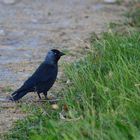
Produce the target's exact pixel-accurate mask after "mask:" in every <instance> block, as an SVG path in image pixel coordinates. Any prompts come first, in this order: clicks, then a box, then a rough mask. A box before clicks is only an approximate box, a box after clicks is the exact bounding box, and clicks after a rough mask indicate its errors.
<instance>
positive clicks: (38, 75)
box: [10, 49, 64, 101]
mask: <svg viewBox="0 0 140 140" xmlns="http://www.w3.org/2000/svg"><path fill="white" fill-rule="evenodd" d="M62 55H64V53H62V52H60V51H59V50H56V49H53V50H51V51H49V52H48V54H47V56H46V58H45V61H44V62H43V63H42V64H41V65H40V66H39V67H38V69H37V70H36V71H35V72H34V73H33V75H32V76H31V77H29V78H28V79H27V81H25V83H24V84H23V85H22V86H21V87H20V88H19V89H18V90H16V91H15V92H14V93H12V95H11V97H10V100H13V101H17V100H19V99H20V98H22V97H23V96H24V95H26V94H27V93H28V92H37V94H38V96H39V98H41V96H40V93H43V94H44V96H45V97H46V99H47V92H48V90H49V89H50V88H51V87H52V86H53V84H54V82H55V80H56V77H57V73H58V63H57V62H58V60H59V59H60V57H61V56H62Z"/></svg>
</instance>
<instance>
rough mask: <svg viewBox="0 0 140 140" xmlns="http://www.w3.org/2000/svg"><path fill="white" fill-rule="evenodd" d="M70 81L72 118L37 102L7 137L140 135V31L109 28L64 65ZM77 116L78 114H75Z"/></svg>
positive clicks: (108, 139)
mask: <svg viewBox="0 0 140 140" xmlns="http://www.w3.org/2000/svg"><path fill="white" fill-rule="evenodd" d="M65 73H66V76H67V78H68V79H70V83H69V84H68V85H67V88H66V91H64V101H63V102H61V104H60V106H63V104H64V103H65V104H67V106H68V109H69V111H68V112H66V114H67V117H68V118H69V119H68V120H69V121H68V120H67V119H66V120H63V119H60V114H59V113H60V112H61V107H60V109H59V110H57V111H54V110H49V107H48V105H44V107H46V111H48V110H49V112H48V114H49V116H48V115H45V114H42V108H41V107H32V108H34V111H33V115H31V116H29V117H27V118H26V119H24V120H22V121H19V122H17V124H16V125H15V128H14V129H12V130H11V134H10V133H9V135H7V139H9V140H16V139H18V140H25V139H26V140H28V139H29V140H61V139H63V140H77V139H81V140H119V139H121V140H139V139H140V35H139V34H138V33H133V34H129V35H126V36H119V35H115V34H112V33H106V34H104V35H103V37H102V39H101V40H97V41H94V42H92V44H91V51H90V52H89V54H88V55H87V56H86V57H85V58H83V59H82V60H80V61H78V62H75V63H74V64H69V65H66V69H65ZM77 118H79V119H77Z"/></svg>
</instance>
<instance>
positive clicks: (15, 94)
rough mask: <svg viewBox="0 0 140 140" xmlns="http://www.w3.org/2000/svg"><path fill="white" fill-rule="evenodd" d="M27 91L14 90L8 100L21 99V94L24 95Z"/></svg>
mask: <svg viewBox="0 0 140 140" xmlns="http://www.w3.org/2000/svg"><path fill="white" fill-rule="evenodd" d="M27 93H28V92H27V91H20V92H19V91H15V92H14V93H12V95H11V98H10V100H12V101H18V100H19V99H21V98H22V97H23V96H25V95H26V94H27Z"/></svg>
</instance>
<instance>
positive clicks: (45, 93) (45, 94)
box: [43, 92, 49, 100]
mask: <svg viewBox="0 0 140 140" xmlns="http://www.w3.org/2000/svg"><path fill="white" fill-rule="evenodd" d="M43 94H44V96H45V99H46V100H49V98H48V97H47V92H43Z"/></svg>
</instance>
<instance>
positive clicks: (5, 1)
mask: <svg viewBox="0 0 140 140" xmlns="http://www.w3.org/2000/svg"><path fill="white" fill-rule="evenodd" d="M15 2H16V0H3V3H4V4H14V3H15Z"/></svg>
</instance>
